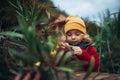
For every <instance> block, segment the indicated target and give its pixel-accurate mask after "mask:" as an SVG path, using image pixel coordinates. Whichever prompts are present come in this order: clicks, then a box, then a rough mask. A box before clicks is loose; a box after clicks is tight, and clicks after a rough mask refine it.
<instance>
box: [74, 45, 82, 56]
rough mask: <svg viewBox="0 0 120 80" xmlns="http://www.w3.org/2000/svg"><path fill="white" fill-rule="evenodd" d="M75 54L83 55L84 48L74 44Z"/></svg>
mask: <svg viewBox="0 0 120 80" xmlns="http://www.w3.org/2000/svg"><path fill="white" fill-rule="evenodd" d="M72 49H73V51H74V54H77V55H81V54H82V49H81V48H80V47H78V46H73V47H72Z"/></svg>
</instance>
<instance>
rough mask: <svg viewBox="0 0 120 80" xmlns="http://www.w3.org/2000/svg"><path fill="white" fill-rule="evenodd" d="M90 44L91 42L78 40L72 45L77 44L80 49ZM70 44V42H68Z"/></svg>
mask: <svg viewBox="0 0 120 80" xmlns="http://www.w3.org/2000/svg"><path fill="white" fill-rule="evenodd" d="M91 44H92V42H84V41H82V42H79V43H78V44H77V45H74V46H79V47H80V48H82V49H86V48H87V47H88V46H90V45H91ZM70 45H72V44H70Z"/></svg>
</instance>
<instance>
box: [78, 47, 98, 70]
mask: <svg viewBox="0 0 120 80" xmlns="http://www.w3.org/2000/svg"><path fill="white" fill-rule="evenodd" d="M92 56H93V57H94V59H95V63H94V68H93V71H97V70H98V68H99V64H100V59H99V56H98V53H97V51H96V49H95V48H94V47H93V46H89V47H87V49H82V54H81V55H77V57H78V58H79V59H80V60H82V61H86V62H87V63H88V64H87V65H85V66H84V68H85V69H88V68H89V65H90V60H91V57H92Z"/></svg>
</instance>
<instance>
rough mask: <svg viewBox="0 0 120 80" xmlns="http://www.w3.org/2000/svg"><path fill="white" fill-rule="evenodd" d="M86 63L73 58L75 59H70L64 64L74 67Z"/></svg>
mask: <svg viewBox="0 0 120 80" xmlns="http://www.w3.org/2000/svg"><path fill="white" fill-rule="evenodd" d="M85 64H87V63H86V62H84V61H80V60H75V61H71V62H69V63H68V64H66V65H65V66H66V67H70V68H75V67H81V66H83V65H85Z"/></svg>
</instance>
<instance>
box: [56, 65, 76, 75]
mask: <svg viewBox="0 0 120 80" xmlns="http://www.w3.org/2000/svg"><path fill="white" fill-rule="evenodd" d="M56 69H57V70H60V71H64V72H69V73H73V72H74V70H73V69H71V68H68V67H63V66H61V67H56Z"/></svg>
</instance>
